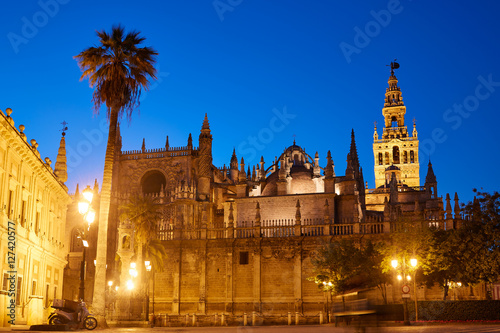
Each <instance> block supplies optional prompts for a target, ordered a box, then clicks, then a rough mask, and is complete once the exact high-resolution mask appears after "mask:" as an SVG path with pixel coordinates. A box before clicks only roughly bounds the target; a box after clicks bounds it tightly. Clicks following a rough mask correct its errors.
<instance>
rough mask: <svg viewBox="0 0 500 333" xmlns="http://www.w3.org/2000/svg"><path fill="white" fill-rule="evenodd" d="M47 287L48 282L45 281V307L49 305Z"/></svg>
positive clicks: (48, 285)
mask: <svg viewBox="0 0 500 333" xmlns="http://www.w3.org/2000/svg"><path fill="white" fill-rule="evenodd" d="M49 287H50V284H48V283H47V285H46V286H45V307H46V308H48V307H49Z"/></svg>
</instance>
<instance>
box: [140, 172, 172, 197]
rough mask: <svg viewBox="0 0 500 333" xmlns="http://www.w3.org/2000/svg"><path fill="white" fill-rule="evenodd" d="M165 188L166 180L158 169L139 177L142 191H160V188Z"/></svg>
mask: <svg viewBox="0 0 500 333" xmlns="http://www.w3.org/2000/svg"><path fill="white" fill-rule="evenodd" d="M162 185H163V188H165V186H166V185H167V181H166V179H165V176H164V175H163V173H161V172H160V171H158V170H152V171H148V172H146V174H145V175H144V176H143V177H142V179H141V187H142V193H144V194H149V193H160V190H161V188H162Z"/></svg>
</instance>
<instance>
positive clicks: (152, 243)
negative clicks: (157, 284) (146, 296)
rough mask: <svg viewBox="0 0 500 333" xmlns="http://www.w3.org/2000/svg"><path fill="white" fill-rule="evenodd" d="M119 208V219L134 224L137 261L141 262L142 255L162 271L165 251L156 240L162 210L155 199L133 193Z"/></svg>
mask: <svg viewBox="0 0 500 333" xmlns="http://www.w3.org/2000/svg"><path fill="white" fill-rule="evenodd" d="M120 209H121V212H122V213H121V215H120V220H130V221H131V222H132V223H133V224H134V239H135V242H134V244H135V246H136V253H137V261H138V262H142V258H143V257H144V258H148V259H150V260H151V261H152V264H153V267H155V269H156V270H157V271H160V272H161V271H163V260H164V259H165V257H166V251H165V248H164V246H163V243H162V242H161V241H160V240H158V234H157V232H158V222H159V221H160V220H161V218H162V211H161V206H160V205H159V204H158V201H157V199H156V198H153V197H152V196H149V195H139V194H135V195H132V196H131V197H130V199H129V202H128V203H127V204H125V205H122V206H121V207H120ZM138 267H141V268H140V269H141V270H142V268H143V267H142V265H138Z"/></svg>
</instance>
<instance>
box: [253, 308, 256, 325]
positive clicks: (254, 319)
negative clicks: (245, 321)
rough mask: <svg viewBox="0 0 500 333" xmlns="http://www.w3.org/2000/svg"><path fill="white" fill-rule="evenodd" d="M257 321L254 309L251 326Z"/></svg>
mask: <svg viewBox="0 0 500 333" xmlns="http://www.w3.org/2000/svg"><path fill="white" fill-rule="evenodd" d="M256 323H257V314H256V313H255V311H253V312H252V326H255V324H256Z"/></svg>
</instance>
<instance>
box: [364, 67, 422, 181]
mask: <svg viewBox="0 0 500 333" xmlns="http://www.w3.org/2000/svg"><path fill="white" fill-rule="evenodd" d="M398 68H399V64H398V63H397V62H396V61H394V62H391V76H390V77H389V81H388V83H389V87H388V88H387V89H386V92H385V102H384V108H383V109H382V115H383V116H384V130H383V133H382V137H381V138H379V136H378V133H377V125H376V124H375V132H374V134H373V154H374V157H375V168H374V169H375V187H377V188H378V187H380V186H383V185H386V184H387V182H389V181H390V178H389V176H390V175H389V173H388V172H387V173H386V170H387V168H389V167H391V166H395V167H397V168H399V170H400V172H398V183H399V184H401V185H407V186H409V187H414V186H420V176H419V169H420V166H419V163H418V137H417V129H416V124H415V121H413V131H412V133H411V136H410V135H409V134H408V129H407V127H406V125H405V113H406V106H405V105H404V103H403V96H402V95H401V88H399V86H398V79H397V78H396V75H394V70H395V69H398ZM391 169H392V170H394V168H391ZM391 169H389V170H391Z"/></svg>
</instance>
